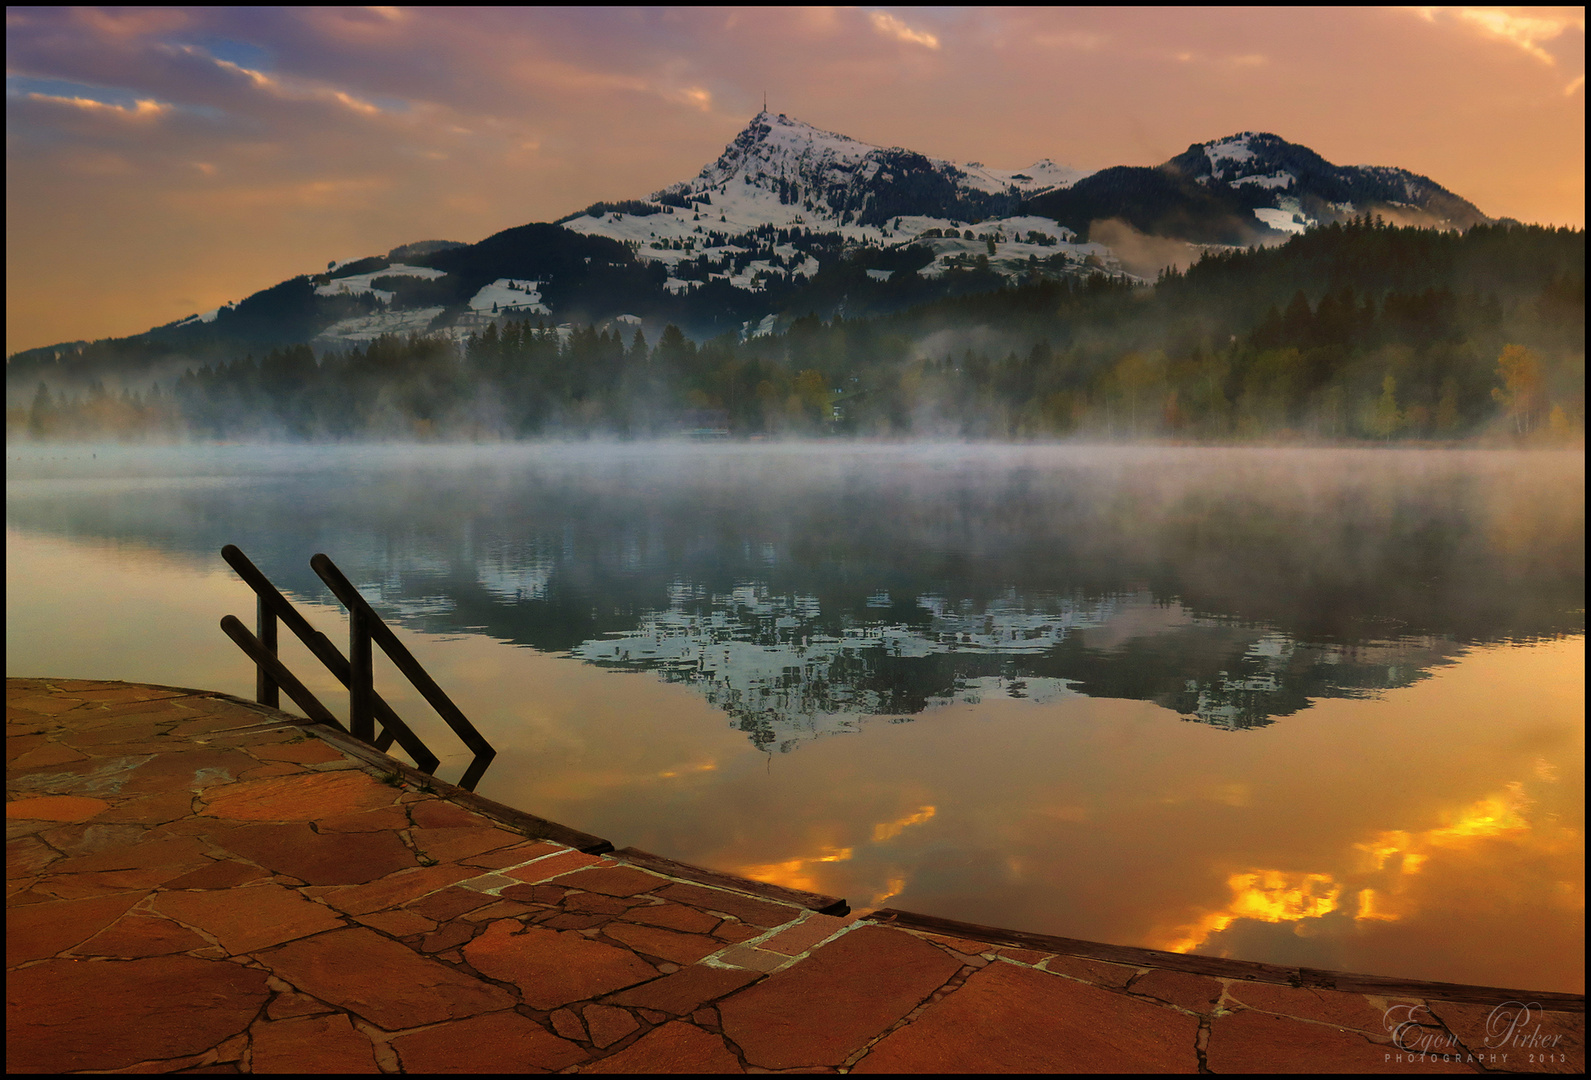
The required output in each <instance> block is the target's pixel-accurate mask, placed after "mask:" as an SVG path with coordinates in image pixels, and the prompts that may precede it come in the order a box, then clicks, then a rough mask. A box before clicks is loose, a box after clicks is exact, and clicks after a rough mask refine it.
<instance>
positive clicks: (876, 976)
mask: <svg viewBox="0 0 1591 1080" xmlns="http://www.w3.org/2000/svg"><path fill="white" fill-rule="evenodd" d="M960 968H961V965H960V964H958V963H957V962H956V961H955V960H953V959H951V958H950V957H949V956H947V955H946V954H945V953H943V952H941V951H940V950H939V949H936V948H934V947H933V946H932V945H930V944H928V943H927V942H925V941H921V940H919V939H917V938H915V937H912V936H911V935H910V934H905V933H901V932H899V931H896V930H887V929H884V928H882V927H876V926H865V927H862V928H861V929H858V930H853V931H851V932H850V933H848V934H845V935H843V936H842V937H840V938H838V939H837V940H835V941H833V942H830V943H829V944H828V945H825V946H824V947H823V948H821V949H818V950H817V951H816V952H814V953H812V955H811V956H809V957H808V958H807V959H806V960H804V961H803V962H801V963H800V964H797V965H795V966H794V967H791V968H786V969H785V970H784V971H781V972H779V973H778V974H776V975H772V976H769V977H768V978H767V979H765V980H763V981H762V982H760V983H758V984H757V985H756V986H753V987H751V988H749V989H747V990H743V991H741V992H740V993H738V994H736V995H734V996H733V997H731V998H728V999H727V1000H725V1001H723V1002H722V1003H721V1004H720V1005H719V1007H718V1010H719V1014H720V1016H721V1017H722V1018H723V1025H724V1034H725V1035H727V1036H728V1037H729V1038H730V1039H731V1040H733V1041H734V1043H735V1044H736V1045H737V1046H739V1047H740V1048H741V1051H742V1052H743V1053H744V1054H745V1058H746V1062H747V1063H748V1064H751V1065H758V1066H761V1067H762V1068H766V1069H791V1068H799V1067H802V1066H813V1065H827V1066H838V1065H840V1064H842V1063H843V1062H844V1061H845V1059H846V1058H848V1057H849V1056H850V1055H851V1054H853V1053H855V1052H856V1051H858V1050H860V1049H862V1047H863V1046H865V1045H867V1043H868V1041H869V1040H870V1039H873V1038H875V1037H876V1036H878V1035H880V1034H882V1033H883V1032H884V1031H885V1030H887V1029H888V1028H889V1026H890V1025H891V1024H894V1023H895V1022H896V1021H898V1020H900V1019H901V1018H902V1017H903V1016H905V1015H906V1014H907V1013H909V1012H911V1011H912V1010H913V1009H915V1008H916V1007H917V1006H918V1005H920V1004H921V1003H922V1002H923V1001H924V1000H926V999H927V998H928V996H929V995H930V994H932V993H933V992H934V991H935V990H937V989H939V988H940V987H941V986H943V985H944V984H945V982H946V980H948V979H949V978H950V977H951V976H952V975H954V974H955V973H956V972H957V971H958V970H960Z"/></svg>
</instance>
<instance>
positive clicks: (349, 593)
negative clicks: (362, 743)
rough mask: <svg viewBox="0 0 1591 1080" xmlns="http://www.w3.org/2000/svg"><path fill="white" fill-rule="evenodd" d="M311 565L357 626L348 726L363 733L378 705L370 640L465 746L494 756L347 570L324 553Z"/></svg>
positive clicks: (351, 643)
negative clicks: (375, 698)
mask: <svg viewBox="0 0 1591 1080" xmlns="http://www.w3.org/2000/svg"><path fill="white" fill-rule="evenodd" d="M309 566H310V569H312V570H314V571H315V573H317V574H319V575H320V579H321V580H322V581H324V582H325V583H326V587H327V588H329V589H330V590H331V591H332V595H333V596H335V597H336V598H337V599H339V600H341V601H342V603H343V606H344V607H346V608H347V609H348V614H349V616H350V619H351V622H352V626H351V628H350V638H349V648H348V651H349V654H350V655H349V661H350V667H351V675H352V678H353V680H354V681H353V682H352V683H350V684H349V686H348V692H349V695H350V696H349V710H350V712H349V717H348V727H349V729H350V730H351V731H352V732H353V733H354V734H355V735H359V733H360V728H361V726H365V727H371V728H373V724H372V720H371V713H372V709H373V705H374V696H375V691H374V690H373V689H372V688H371V650H370V646H371V643H372V642H374V643H375V644H377V645H380V646H381V651H382V652H384V653H386V654H387V658H388V659H389V660H391V661H392V662H393V664H394V665H396V666H397V668H398V670H399V671H401V672H403V673H404V674H405V675H406V676H408V678H409V681H410V682H411V683H413V684H414V688H415V689H416V690H418V691H420V693H421V694H422V695H423V696H424V697H425V700H427V701H429V702H430V703H431V707H432V708H434V709H435V710H436V711H437V712H438V713H439V714H441V717H442V719H443V720H445V721H447V726H448V727H450V728H452V729H453V733H454V734H455V735H457V736H458V737H459V738H460V739H462V740H463V741H464V745H465V746H468V747H469V748H470V749H471V750H473V751H475V754H476V756H477V757H479V756H482V755H484V756H485V757H487V758H488V759H490V758H492V757H495V756H496V754H497V751H496V750H495V749H494V748H493V747H492V744H491V743H489V742H487V741H486V737H485V736H483V735H482V734H481V733H480V732H479V731H477V730H475V725H474V724H472V723H470V722H469V719H468V718H467V717H466V716H465V715H464V714H463V712H461V711H460V710H459V707H458V706H457V705H455V704H453V699H452V698H450V697H448V696H447V694H445V693H443V691H442V688H441V687H440V686H438V685H437V684H436V680H435V679H433V678H431V675H430V673H429V672H427V671H426V670H425V668H423V667H421V666H420V661H418V660H416V659H415V658H414V654H413V653H411V652H409V650H408V648H406V647H405V646H404V644H403V642H401V641H399V640H398V635H396V634H394V633H393V632H392V628H391V627H389V626H388V625H387V624H386V623H385V622H383V621H382V618H381V616H380V615H377V614H376V612H375V609H374V608H372V607H371V606H370V604H369V603H367V602H366V601H365V598H364V597H363V596H360V595H359V590H358V589H355V588H354V587H353V583H352V582H350V581H349V580H348V579H347V577H345V576H344V575H343V572H342V571H341V570H339V569H337V564H336V563H334V562H332V561H331V560H330V559H329V558H327V557H326V556H325V555H316V556H315V557H314V558H312V559H310V560H309Z"/></svg>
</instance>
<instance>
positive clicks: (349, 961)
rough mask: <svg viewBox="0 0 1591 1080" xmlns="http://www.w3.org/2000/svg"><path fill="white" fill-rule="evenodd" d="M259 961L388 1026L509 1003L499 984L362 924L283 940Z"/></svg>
mask: <svg viewBox="0 0 1591 1080" xmlns="http://www.w3.org/2000/svg"><path fill="white" fill-rule="evenodd" d="M259 959H260V960H261V962H262V963H264V964H265V966H266V967H268V968H270V969H271V971H273V972H275V973H276V975H277V976H278V977H280V978H282V979H285V980H287V981H288V982H289V983H291V984H292V985H293V986H295V987H297V988H298V989H300V990H302V991H304V992H305V993H308V994H312V995H314V996H315V997H318V998H320V999H321V1000H322V1001H325V1002H328V1003H330V1004H332V1005H335V1006H337V1007H338V1008H340V1009H347V1010H348V1011H350V1012H353V1013H356V1014H358V1015H359V1016H362V1017H364V1018H365V1019H367V1020H369V1021H370V1022H371V1023H373V1024H375V1025H376V1026H377V1027H382V1028H386V1029H387V1030H388V1031H400V1030H402V1029H404V1028H411V1027H418V1026H420V1025H421V1024H434V1023H438V1022H440V1021H443V1020H458V1019H462V1018H464V1017H466V1016H474V1015H476V1014H478V1013H483V1012H493V1011H497V1010H500V1009H507V1008H511V1007H512V1006H513V1005H514V999H513V997H512V995H510V994H509V993H508V991H506V990H503V989H502V988H501V987H497V986H493V985H491V984H489V983H484V982H481V981H480V980H479V979H473V978H471V977H469V976H468V975H465V974H462V973H461V972H458V971H456V970H454V969H453V968H451V967H448V966H447V965H446V964H440V963H437V962H436V961H434V960H427V959H425V958H424V957H422V956H419V955H418V954H416V953H414V952H413V951H411V950H409V949H408V948H405V947H404V946H403V945H400V944H398V943H397V942H396V941H393V940H392V939H391V938H386V937H382V936H381V935H380V934H378V933H376V932H375V931H374V930H370V929H367V928H366V927H363V926H358V927H352V928H350V929H346V930H331V931H328V932H326V933H324V934H317V935H315V936H314V937H309V938H302V939H300V940H298V941H293V942H289V943H288V944H286V945H283V946H282V947H281V948H279V949H274V950H271V951H268V952H265V953H261V954H260V955H259Z"/></svg>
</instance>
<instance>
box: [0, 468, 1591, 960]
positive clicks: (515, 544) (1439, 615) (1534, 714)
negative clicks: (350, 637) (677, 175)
mask: <svg viewBox="0 0 1591 1080" xmlns="http://www.w3.org/2000/svg"><path fill="white" fill-rule="evenodd" d="M711 450H712V451H713V452H704V451H702V450H701V449H698V448H691V447H686V448H679V449H675V450H664V449H661V448H634V449H630V450H617V449H607V448H597V447H562V448H560V447H550V448H549V447H538V448H528V449H527V448H509V449H506V450H497V449H471V450H454V449H443V450H432V449H427V450H425V451H423V452H418V453H417V452H410V451H403V452H399V451H394V450H379V451H378V450H372V449H369V448H361V447H344V448H335V449H334V450H332V451H306V450H267V451H261V450H260V449H259V448H218V449H216V448H212V449H211V450H209V451H206V454H205V456H203V457H197V456H194V455H191V454H184V453H178V452H171V453H168V454H165V456H162V455H161V454H159V453H145V454H144V455H143V456H142V457H141V458H139V457H136V456H135V457H130V458H121V459H117V458H114V457H111V455H108V454H107V453H106V452H105V451H104V450H103V449H101V451H100V453H101V456H100V459H98V465H97V466H95V467H96V468H98V469H99V470H100V472H99V473H97V474H96V473H91V472H89V471H88V470H87V469H85V468H82V467H80V466H81V465H82V463H81V462H78V463H74V462H59V463H52V462H48V461H46V462H42V463H41V462H32V463H29V464H28V465H27V466H26V468H25V469H23V468H21V467H14V468H13V472H12V478H11V481H10V482H9V483H8V500H7V514H8V522H9V526H10V529H9V531H8V540H9V547H8V555H7V570H8V590H9V591H8V597H7V630H8V657H7V662H8V669H9V670H10V671H11V672H12V673H14V674H43V673H49V674H60V673H70V674H81V675H85V676H90V677H115V678H131V679H141V680H145V681H158V682H169V683H173V684H179V685H191V686H208V687H214V688H217V689H223V690H228V691H231V692H236V693H248V692H249V688H250V687H251V685H252V675H251V673H250V672H249V670H248V667H247V665H246V664H244V663H243V662H242V660H241V657H240V656H239V654H238V653H237V652H236V651H235V649H233V647H232V646H231V644H230V643H229V642H227V641H226V640H225V639H224V638H222V637H221V635H220V634H219V633H218V632H217V631H216V629H215V619H216V618H217V617H218V615H219V614H220V613H222V612H225V611H238V612H240V613H241V612H243V611H246V610H247V607H248V605H250V604H251V603H252V599H251V598H250V596H249V594H248V593H247V590H246V589H245V588H243V587H242V586H241V585H240V584H239V583H238V582H237V581H236V579H235V577H234V576H233V575H232V574H231V572H230V571H229V570H227V569H226V568H225V566H224V565H223V564H222V563H221V562H220V560H219V558H218V555H217V552H218V551H219V548H220V547H221V545H222V544H223V543H226V542H236V543H238V544H239V545H240V546H242V547H243V548H244V549H245V550H246V551H248V552H249V554H250V555H251V556H252V557H254V558H255V559H256V560H257V561H258V562H259V563H260V564H261V566H262V568H263V569H265V570H266V572H267V573H268V574H270V576H271V577H272V579H273V580H275V581H277V582H278V583H280V584H282V585H284V586H285V587H286V589H287V590H288V591H289V593H290V594H291V595H292V596H293V599H294V601H295V603H297V604H300V605H302V606H303V607H304V608H305V611H306V614H308V615H309V617H310V621H311V622H312V623H314V624H315V626H316V627H317V628H319V629H322V630H324V631H325V632H327V633H328V634H330V635H332V636H333V637H334V638H337V639H339V640H340V635H342V634H344V633H346V625H345V623H340V622H339V618H340V609H339V608H338V607H337V606H336V605H335V603H334V602H333V601H332V598H331V597H330V595H329V594H327V593H326V592H325V591H324V590H323V589H321V587H320V582H319V579H317V578H315V577H314V576H313V574H312V573H311V572H310V571H309V569H308V566H307V560H308V555H309V554H310V553H312V552H314V551H321V550H323V551H327V552H329V553H331V554H332V555H333V556H334V557H335V558H336V559H337V561H338V563H339V564H340V565H341V566H343V568H344V569H345V570H347V571H348V573H349V575H350V577H352V578H353V580H354V581H355V582H356V583H357V584H358V585H359V586H360V588H361V590H362V591H363V592H364V594H365V595H366V596H367V597H369V598H370V599H371V600H372V601H373V602H374V603H375V606H376V607H377V608H378V610H380V611H381V612H382V613H383V614H384V615H385V616H387V617H388V618H389V620H390V621H392V622H393V623H394V624H395V625H396V626H397V629H398V632H399V633H400V635H402V636H403V637H404V639H405V641H406V642H408V643H409V644H410V646H411V648H412V649H413V651H414V652H415V653H416V655H417V656H419V657H420V658H421V660H422V662H423V663H424V664H425V665H426V667H427V669H428V670H430V671H431V672H432V674H433V675H435V677H436V678H437V680H438V682H439V683H440V684H441V685H442V686H443V687H444V688H445V689H446V690H447V691H448V693H449V695H450V696H452V697H454V698H455V700H457V701H458V703H459V705H460V707H461V708H462V709H463V711H464V712H465V713H466V715H468V716H470V717H471V719H472V720H474V721H475V722H476V723H477V724H479V725H480V726H481V728H482V730H483V732H484V733H485V734H487V736H488V737H489V738H490V739H491V741H492V742H493V744H494V745H496V746H498V747H499V748H500V751H501V752H500V754H499V757H498V758H497V759H496V762H495V763H494V765H493V767H492V769H491V770H490V771H489V772H488V773H487V776H486V777H485V779H484V780H483V781H482V786H481V791H482V793H483V794H485V795H487V796H488V797H491V798H495V799H498V800H500V801H503V802H507V803H509V804H511V805H516V806H520V807H524V808H526V809H529V810H531V811H532V812H535V813H537V814H540V815H543V816H546V817H549V818H552V819H554V820H558V821H563V822H566V823H568V824H570V825H572V826H574V827H576V828H580V829H583V830H586V831H589V832H593V833H595V834H597V835H601V836H606V837H608V838H610V839H612V840H613V841H614V842H615V843H617V844H619V845H621V846H622V845H625V844H633V845H635V846H638V847H641V848H644V849H647V850H653V851H659V852H663V853H665V854H667V855H670V856H672V857H676V858H681V859H684V860H687V861H692V862H697V863H700V864H703V865H708V866H714V867H718V868H721V869H725V870H732V871H737V872H741V873H746V874H750V875H752V876H756V877H760V878H764V879H767V880H776V881H782V882H785V883H787V884H791V885H795V886H798V887H804V888H811V889H816V890H818V891H822V892H828V893H832V894H835V895H843V896H846V897H847V898H849V899H850V901H851V902H852V904H853V905H855V906H857V907H866V906H872V905H877V904H883V903H890V904H894V905H898V906H900V907H904V908H908V909H911V910H917V911H925V912H930V913H933V914H938V915H944V916H947V917H951V918H960V919H966V920H969V921H973V922H982V923H988V924H993V925H1004V926H1014V927H1021V928H1024V929H1028V930H1033V931H1037V932H1047V933H1054V934H1062V935H1066V936H1072V937H1081V938H1087V939H1092V940H1103V941H1113V942H1119V943H1124V944H1136V945H1147V946H1153V947H1161V948H1166V947H1180V948H1189V949H1198V950H1199V951H1202V952H1210V953H1220V954H1225V955H1232V956H1239V957H1244V958H1247V959H1255V960H1267V961H1271V962H1275V963H1308V964H1313V965H1315V966H1320V967H1328V968H1336V969H1346V970H1359V971H1371V972H1376V973H1380V974H1388V975H1396V976H1406V977H1423V978H1438V979H1450V980H1455V981H1466V982H1482V983H1491V984H1496V985H1505V986H1508V985H1512V986H1526V987H1538V988H1542V989H1562V990H1578V989H1580V987H1581V986H1582V985H1583V960H1582V959H1581V958H1582V957H1583V948H1581V947H1579V946H1580V945H1582V944H1583V940H1582V939H1583V927H1584V887H1583V881H1584V865H1583V835H1582V829H1583V820H1584V769H1583V754H1584V751H1583V711H1584V710H1583V705H1584V702H1583V685H1584V683H1583V637H1579V636H1575V637H1571V638H1567V639H1566V638H1563V637H1561V636H1560V635H1565V634H1569V635H1579V634H1580V633H1581V632H1582V631H1583V620H1584V613H1583V604H1584V599H1583V598H1584V554H1583V552H1584V546H1583V541H1584V484H1583V461H1582V460H1581V459H1580V458H1578V457H1577V456H1573V455H1510V454H1498V455H1490V454H1447V453H1388V454H1356V453H1300V454H1285V453H1284V454H1264V453H1252V452H1224V451H1198V452H1193V451H1187V452H1184V451H1175V452H1165V453H1158V452H1156V453H1146V452H1138V451H1112V452H1111V453H1109V454H1104V453H1095V452H1089V451H1081V450H998V451H993V450H991V451H984V450H968V449H966V448H937V449H936V448H909V449H905V448H848V449H845V450H841V451H838V452H835V453H832V454H828V453H822V454H820V453H812V452H808V451H805V450H802V449H800V448H777V447H775V448H760V449H759V448H745V447H716V448H711ZM13 456H15V455H14V452H13ZM108 457H111V460H110V461H109V463H108V464H107V458H108ZM82 458H83V461H84V462H87V461H88V460H89V459H88V456H87V452H85V453H84V454H83V455H82ZM52 469H53V470H54V472H53V474H52V473H50V470H52ZM23 472H26V473H27V475H28V476H34V477H37V476H39V474H40V473H41V472H42V473H46V474H49V475H47V476H46V477H45V478H43V479H26V478H24V477H23V476H22V475H21V474H22V473H23ZM106 473H110V474H113V475H105V474H106ZM1525 643H1532V644H1525ZM293 647H294V648H296V647H297V646H296V643H294V644H293ZM111 653H114V654H115V656H114V658H113V659H110V660H107V659H106V657H107V656H109V655H111ZM378 662H379V661H378ZM308 674H309V673H306V678H307V675H308ZM229 680H231V681H229ZM333 682H334V680H331V679H330V676H326V677H325V679H324V680H323V682H322V683H321V684H318V685H316V686H315V687H313V689H314V690H315V692H316V693H317V694H322V693H323V692H324V696H323V698H322V700H325V701H327V702H328V703H330V702H333V701H334V700H336V695H337V694H338V693H339V692H338V691H337V690H336V689H335V688H334V687H333V686H331V685H329V684H330V683H333ZM378 685H380V686H381V688H382V692H383V694H388V692H389V690H390V691H391V698H390V700H392V702H393V705H394V707H395V708H396V709H397V711H398V712H399V713H400V715H403V716H404V717H405V718H411V716H412V718H413V719H412V722H414V723H415V724H416V730H417V731H421V733H422V734H423V736H424V737H425V738H426V740H427V742H429V743H432V744H433V745H434V746H435V748H436V749H437V750H438V752H444V751H445V747H448V746H452V747H454V748H455V749H456V748H457V744H456V740H453V739H451V737H450V735H449V733H448V732H447V731H446V728H445V727H444V726H443V725H441V723H440V721H437V720H435V718H431V722H430V726H426V724H427V721H426V718H425V717H424V716H423V715H422V713H423V712H424V709H423V704H422V703H421V702H419V700H418V699H417V698H415V697H413V696H412V695H411V696H410V697H409V698H404V697H403V693H404V690H403V687H402V686H401V685H400V680H398V678H397V676H396V675H395V673H393V672H390V671H383V672H378ZM343 700H345V698H344V699H343ZM411 709H412V712H411ZM1179 715H1180V716H1181V717H1182V718H1183V719H1184V720H1185V721H1187V722H1183V723H1179V722H1178V721H1177V718H1178V716H1179ZM422 729H423V730H422ZM842 732H843V733H846V734H845V735H844V736H843V737H838V738H815V737H814V736H816V735H819V734H823V733H842ZM781 750H794V751H795V752H791V753H779V752H778V751H781ZM463 764H464V758H463V757H456V758H454V759H452V760H450V761H447V762H445V763H444V775H445V776H447V777H449V778H451V777H452V776H454V775H456V772H449V771H446V770H457V769H461V768H462V767H463Z"/></svg>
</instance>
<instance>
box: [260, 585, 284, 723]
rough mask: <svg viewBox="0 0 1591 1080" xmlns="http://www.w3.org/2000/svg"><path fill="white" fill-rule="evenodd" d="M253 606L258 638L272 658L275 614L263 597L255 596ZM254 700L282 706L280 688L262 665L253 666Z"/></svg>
mask: <svg viewBox="0 0 1591 1080" xmlns="http://www.w3.org/2000/svg"><path fill="white" fill-rule="evenodd" d="M254 600H255V605H256V607H257V608H258V610H259V618H258V620H257V625H258V627H259V633H258V635H257V636H258V637H259V639H260V644H261V645H262V646H264V648H265V651H266V652H268V653H270V654H271V655H272V656H277V655H278V653H277V650H276V612H274V611H272V610H271V608H270V605H268V604H267V603H266V602H265V597H263V596H258V595H257V596H255V598H254ZM254 700H255V701H258V702H259V703H260V704H261V705H269V706H270V707H271V708H273V709H275V708H280V707H281V704H282V694H281V688H280V687H279V686H278V685H277V682H276V678H275V677H274V676H273V675H272V674H271V673H270V672H269V671H268V670H266V667H265V665H264V664H256V665H255V666H254Z"/></svg>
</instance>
